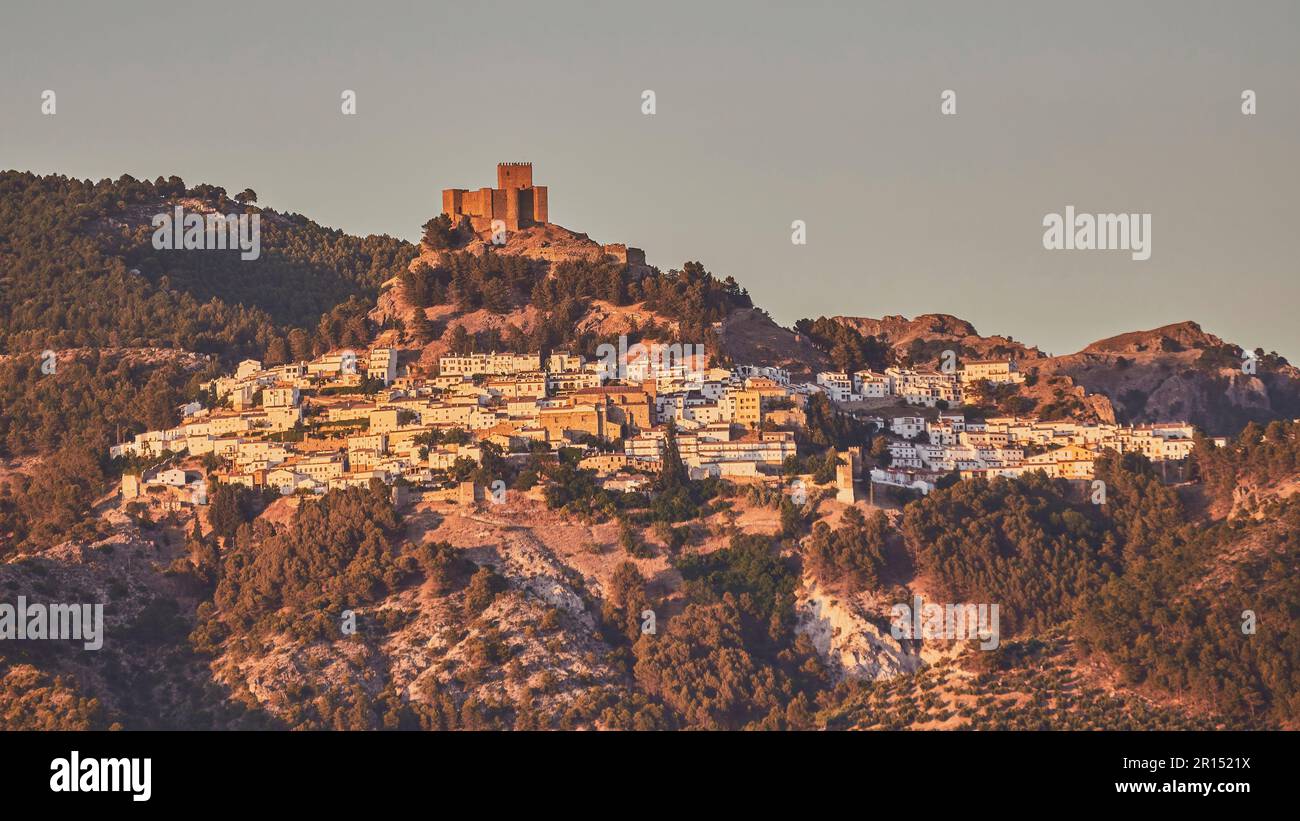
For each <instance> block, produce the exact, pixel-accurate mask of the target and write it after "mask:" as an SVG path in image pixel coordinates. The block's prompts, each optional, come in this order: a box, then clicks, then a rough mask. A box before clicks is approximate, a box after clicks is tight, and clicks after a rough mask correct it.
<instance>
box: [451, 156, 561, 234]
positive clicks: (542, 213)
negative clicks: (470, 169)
mask: <svg viewBox="0 0 1300 821" xmlns="http://www.w3.org/2000/svg"><path fill="white" fill-rule="evenodd" d="M442 211H443V213H444V214H446V215H447V216H449V217H451V220H452V222H453V223H457V222H460V219H461V217H468V218H469V221H470V225H471V226H472V227H473V228H474V230H475V231H490V230H492V221H493V220H501V221H503V222H504V223H505V225H506V230H507V231H518V230H519V229H520V228H527V227H528V226H530V225H542V224H545V223H546V222H547V221H548V220H547V214H546V186H544V185H541V186H535V185H533V164H532V163H530V162H503V163H497V187H496V188H480V189H478V190H477V191H470V190H469V189H466V188H444V189H443V190H442Z"/></svg>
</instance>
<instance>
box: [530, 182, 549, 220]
mask: <svg viewBox="0 0 1300 821" xmlns="http://www.w3.org/2000/svg"><path fill="white" fill-rule="evenodd" d="M533 221H534V222H550V221H551V217H550V214H548V213H547V206H546V186H544V185H539V186H534V187H533Z"/></svg>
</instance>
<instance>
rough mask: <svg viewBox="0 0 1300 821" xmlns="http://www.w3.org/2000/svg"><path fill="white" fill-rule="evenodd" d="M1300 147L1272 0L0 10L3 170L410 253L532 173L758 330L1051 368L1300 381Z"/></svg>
mask: <svg viewBox="0 0 1300 821" xmlns="http://www.w3.org/2000/svg"><path fill="white" fill-rule="evenodd" d="M47 89H48V90H52V91H54V92H55V93H56V95H57V96H56V104H57V109H56V114H54V115H53V116H48V115H44V114H42V112H41V103H42V99H41V95H42V92H43V91H45V90H47ZM345 89H346V90H352V91H354V92H355V93H356V114H355V116H345V115H344V114H343V113H342V112H341V110H340V109H341V94H342V92H343V91H344V90H345ZM1246 89H1250V90H1252V91H1254V92H1255V99H1256V113H1255V114H1253V115H1249V116H1248V115H1245V114H1243V113H1242V92H1243V91H1244V90H1246ZM645 90H652V91H654V93H655V102H656V111H655V113H654V114H653V115H646V114H643V113H642V93H643V91H645ZM945 90H952V91H953V92H955V101H956V113H955V114H951V115H945V114H943V113H942V112H941V102H942V101H941V94H942V93H943V92H944V91H945ZM1298 148H1300V3H1295V2H1249V0H1247V2H1239V3H1219V2H1215V3H1209V2H1195V1H1194V0H1181V1H1180V2H1146V3H1141V4H1138V3H1132V2H1101V1H1095V2H1090V3H1086V4H1082V3H1056V2H1050V3H1049V2H981V3H968V2H951V3H948V2H944V3H939V2H923V1H920V0H918V1H917V2H883V3H882V2H861V0H859V2H852V3H849V2H845V3H815V2H800V3H789V4H774V3H758V2H745V3H731V2H727V3H723V2H708V1H707V0H696V2H689V3H676V2H665V1H664V0H657V2H655V3H652V4H647V3H619V2H605V3H594V2H593V3H573V2H565V1H564V0H548V2H546V3H536V2H533V3H496V2H478V3H473V4H469V3H456V4H442V3H432V2H409V3H399V2H385V1H384V0H367V2H365V3H356V2H348V3H330V2H312V3H293V2H276V3H240V2H228V3H187V2H178V0H171V2H165V3H143V2H116V3H111V4H109V3H102V4H101V3H94V4H92V3H85V4H79V5H73V4H68V3H59V2H50V0H45V1H44V2H33V3H23V2H15V0H6V3H5V10H4V13H3V24H2V25H0V168H15V169H19V170H26V171H32V172H36V173H59V174H66V175H69V176H75V177H80V178H90V179H101V178H105V177H113V178H116V177H118V176H120V175H122V174H124V173H125V174H131V175H132V176H134V177H137V178H149V179H153V178H155V177H157V176H159V175H162V176H170V175H172V174H176V175H179V176H181V177H182V178H184V179H185V181H186V182H187V183H189V184H196V183H199V182H208V183H211V184H214V185H221V186H224V187H225V188H226V189H227V190H228V191H230V192H232V193H233V192H236V191H240V190H242V189H243V188H245V187H251V188H253V189H254V190H255V191H256V192H257V193H258V195H259V202H260V204H261V205H263V206H266V207H271V208H275V209H277V210H281V211H291V212H298V213H302V214H305V215H307V216H309V217H311V218H312V219H315V220H316V221H318V222H320V223H322V224H325V225H328V226H331V227H337V228H341V229H343V230H345V231H348V232H350V233H356V234H367V233H385V234H390V235H393V236H400V237H404V238H407V239H410V240H417V239H418V237H419V234H420V225H421V224H422V223H424V222H425V221H426V220H427V219H429V218H430V217H431V216H434V215H435V214H436V213H438V212H439V211H440V210H441V199H440V191H441V189H443V188H449V187H459V188H471V189H472V188H479V187H483V186H491V185H494V184H495V164H496V163H497V162H500V161H530V162H532V163H533V166H534V180H535V182H536V184H538V185H547V186H549V189H550V190H549V206H550V218H551V220H552V221H553V222H556V223H559V224H560V225H563V226H565V227H567V228H570V229H573V230H576V231H581V232H586V233H588V234H590V235H591V237H592V238H593V239H596V240H598V241H600V242H625V243H627V244H629V245H633V246H636V247H640V248H644V249H645V251H646V254H647V257H648V260H649V262H650V263H651V264H653V265H657V266H659V267H660V268H663V269H668V268H674V267H680V266H681V264H682V263H683V262H685V261H687V260H699V261H701V262H702V263H704V265H705V266H706V267H707V268H708V269H709V270H710V271H712V272H713V273H714V274H716V275H718V276H727V275H731V276H734V277H735V278H736V279H737V280H739V281H740V282H741V284H743V285H744V286H745V287H747V288H748V289H749V291H750V294H751V296H752V297H753V298H754V301H755V303H756V304H757V305H759V306H761V307H763V308H765V309H767V310H768V311H769V312H770V313H771V314H772V316H773V318H775V319H776V320H777V321H778V322H781V323H782V324H786V325H789V324H792V323H793V322H794V321H795V320H797V319H799V318H801V317H805V316H814V317H815V316H819V315H835V314H845V315H854V316H871V317H880V316H884V315H887V314H903V315H906V316H913V315H916V314H920V313H951V314H955V315H957V316H960V317H962V318H964V319H968V320H970V321H971V322H972V323H974V325H975V327H976V328H977V329H978V330H979V331H980V332H981V333H984V334H993V333H1000V334H1007V335H1011V336H1013V337H1015V338H1016V339H1017V340H1019V341H1021V342H1025V343H1027V344H1031V345H1038V346H1039V347H1041V348H1043V349H1044V350H1045V351H1048V352H1049V353H1055V354H1063V353H1070V352H1073V351H1075V350H1078V349H1079V348H1082V347H1083V346H1085V345H1086V344H1088V343H1089V342H1092V341H1094V340H1097V339H1101V338H1104V337H1107V336H1111V335H1114V334H1117V333H1123V332H1127V331H1133V330H1143V329H1147V328H1154V327H1157V326H1160V325H1164V324H1168V323H1172V322H1179V321H1183V320H1189V319H1190V320H1195V321H1197V322H1199V323H1201V325H1202V327H1204V328H1205V329H1206V330H1207V331H1209V332H1211V333H1215V334H1218V335H1220V336H1222V337H1224V338H1225V339H1227V340H1229V341H1232V342H1235V343H1238V344H1241V345H1243V346H1245V347H1247V348H1252V349H1253V348H1263V349H1265V350H1266V351H1272V350H1276V351H1278V352H1279V353H1282V354H1283V355H1285V356H1287V357H1288V358H1290V359H1292V360H1293V361H1300V322H1296V320H1295V315H1296V305H1297V301H1298V299H1300V276H1298V274H1300V262H1298V261H1297V260H1298V257H1297V254H1296V250H1295V245H1296V237H1297V235H1298V234H1300V231H1297V226H1296V221H1295V217H1296V214H1295V209H1294V204H1295V202H1296V199H1297V194H1298V193H1300V190H1298V189H1300V164H1298V163H1297V157H1296V152H1297V149H1298ZM1071 205H1072V206H1074V208H1075V209H1076V211H1077V212H1081V213H1094V214H1095V213H1138V214H1150V215H1151V217H1150V218H1151V226H1152V227H1151V237H1150V240H1151V256H1150V259H1148V260H1145V261H1136V260H1134V259H1132V255H1131V254H1130V253H1128V252H1125V251H1119V250H1105V251H1099V250H1098V251H1084V250H1074V251H1064V250H1047V249H1045V248H1044V247H1043V234H1044V230H1045V229H1044V227H1043V220H1044V217H1045V216H1046V215H1048V214H1053V213H1064V210H1065V208H1066V206H1071ZM795 220H802V221H803V222H804V223H805V225H806V238H807V242H806V244H803V245H796V244H793V243H792V242H791V234H792V223H793V222H794V221H795ZM0 298H3V295H0Z"/></svg>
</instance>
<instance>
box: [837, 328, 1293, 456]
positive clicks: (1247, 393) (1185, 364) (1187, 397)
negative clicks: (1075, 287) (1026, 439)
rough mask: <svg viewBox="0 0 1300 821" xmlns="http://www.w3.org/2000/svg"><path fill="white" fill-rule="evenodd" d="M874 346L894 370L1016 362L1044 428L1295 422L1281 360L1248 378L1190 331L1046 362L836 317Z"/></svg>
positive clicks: (1010, 345) (1145, 334) (967, 339)
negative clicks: (1051, 421)
mask: <svg viewBox="0 0 1300 821" xmlns="http://www.w3.org/2000/svg"><path fill="white" fill-rule="evenodd" d="M832 320H833V321H834V322H836V323H839V324H840V325H843V326H844V327H847V328H851V329H853V330H854V331H856V332H858V333H860V334H862V335H864V336H870V337H873V338H875V339H877V340H880V341H881V342H883V343H884V344H885V345H887V346H888V349H889V357H890V359H891V360H892V361H895V362H899V363H908V364H913V365H920V366H922V367H936V366H937V365H938V364H939V361H940V357H941V356H942V355H943V352H944V351H946V350H952V351H954V352H955V353H956V354H957V357H958V359H959V360H965V359H985V358H1004V357H1005V358H1012V359H1016V360H1017V361H1018V363H1019V366H1020V370H1021V372H1022V373H1024V374H1026V375H1027V376H1029V379H1027V380H1026V382H1025V384H1024V385H1023V386H1022V387H1021V388H1020V391H1019V392H1020V394H1021V395H1022V396H1024V397H1026V398H1027V399H1029V400H1032V403H1033V407H1035V408H1036V411H1035V412H1036V413H1037V414H1038V415H1040V416H1045V417H1046V418H1059V417H1062V416H1068V417H1071V418H1075V419H1079V420H1080V421H1103V422H1120V423H1122V424H1147V423H1151V422H1160V421H1168V420H1171V419H1185V420H1187V421H1189V422H1191V423H1192V424H1194V425H1196V426H1198V427H1200V428H1202V429H1203V430H1205V431H1207V432H1209V433H1211V434H1214V435H1222V434H1233V433H1236V432H1237V431H1239V430H1241V429H1242V427H1244V426H1245V425H1246V423H1248V422H1251V421H1255V422H1267V421H1269V420H1272V419H1289V418H1294V417H1296V416H1300V369H1297V368H1296V367H1294V366H1292V365H1290V364H1289V363H1287V362H1286V360H1284V359H1282V358H1281V357H1279V356H1278V355H1277V354H1267V355H1266V354H1264V353H1263V352H1262V351H1260V352H1257V353H1258V356H1257V358H1256V360H1255V362H1254V363H1253V364H1254V366H1255V372H1254V373H1244V372H1243V368H1242V363H1243V361H1244V360H1243V353H1244V351H1243V350H1242V348H1240V347H1239V346H1237V345H1233V344H1230V343H1228V342H1225V341H1224V340H1223V339H1221V338H1219V337H1217V336H1215V335H1213V334H1210V333H1207V332H1205V331H1204V330H1202V328H1201V326H1200V325H1198V324H1196V323H1195V322H1180V323H1175V324H1172V325H1166V326H1163V327H1160V328H1155V329H1152V330H1149V331H1134V332H1131V333H1126V334H1120V335H1118V336H1114V337H1110V338H1107V339H1103V340H1099V341H1097V342H1094V343H1092V344H1091V345H1088V346H1086V347H1085V348H1084V349H1083V350H1081V351H1079V352H1078V353H1074V354H1067V355H1063V356H1047V355H1045V354H1044V353H1042V352H1041V351H1040V350H1038V349H1037V348H1033V347H1026V346H1025V345H1023V344H1021V343H1018V342H1016V341H1014V340H1012V339H1010V338H1009V337H1004V336H996V335H995V336H982V335H980V334H979V333H978V332H977V331H976V330H975V327H974V326H973V325H972V324H971V323H969V322H967V321H965V320H962V319H959V318H957V317H954V316H950V315H946V314H925V315H921V316H918V317H916V318H914V319H910V320H909V319H907V318H905V317H901V316H888V317H885V318H883V319H868V318H864V317H843V316H837V317H833V318H832Z"/></svg>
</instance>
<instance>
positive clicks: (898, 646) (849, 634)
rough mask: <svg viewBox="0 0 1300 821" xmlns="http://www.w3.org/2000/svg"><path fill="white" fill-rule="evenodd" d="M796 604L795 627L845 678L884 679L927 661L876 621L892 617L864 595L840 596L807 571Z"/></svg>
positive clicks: (911, 670)
mask: <svg viewBox="0 0 1300 821" xmlns="http://www.w3.org/2000/svg"><path fill="white" fill-rule="evenodd" d="M795 607H796V612H797V613H798V617H799V623H798V626H797V628H796V629H797V630H798V631H799V632H800V633H803V634H805V635H806V636H808V638H809V639H810V640H811V641H812V643H813V646H814V647H816V648H817V653H818V655H820V656H821V657H822V660H823V661H825V662H826V664H827V666H829V667H830V668H831V669H832V670H834V671H835V672H836V674H837V675H838V676H839V677H841V678H854V679H868V680H871V681H879V680H882V679H890V678H894V677H895V676H901V675H908V674H911V673H915V672H916V671H918V670H920V669H921V668H922V667H923V666H925V662H924V661H923V659H922V657H921V655H920V654H918V653H916V652H915V651H914V650H912V649H910V648H909V647H905V646H904V645H903V643H902V642H900V641H899V640H898V639H896V638H894V637H893V636H892V635H890V632H889V628H888V627H885V628H883V629H882V628H881V627H880V626H879V624H878V623H877V622H882V623H887V616H886V617H885V618H884V619H882V618H881V617H880V616H879V615H878V614H875V613H874V609H873V608H872V607H871V606H870V605H869V604H868V603H866V602H864V601H863V600H862V599H861V598H860V597H843V596H836V595H834V594H832V593H829V592H827V591H826V590H823V589H822V588H820V587H819V586H818V585H817V583H816V582H815V581H813V580H812V579H811V578H808V577H806V576H805V578H804V580H803V587H802V588H801V589H800V591H799V594H798V598H797V600H796V605H795ZM886 610H887V608H886ZM909 644H912V642H909Z"/></svg>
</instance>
